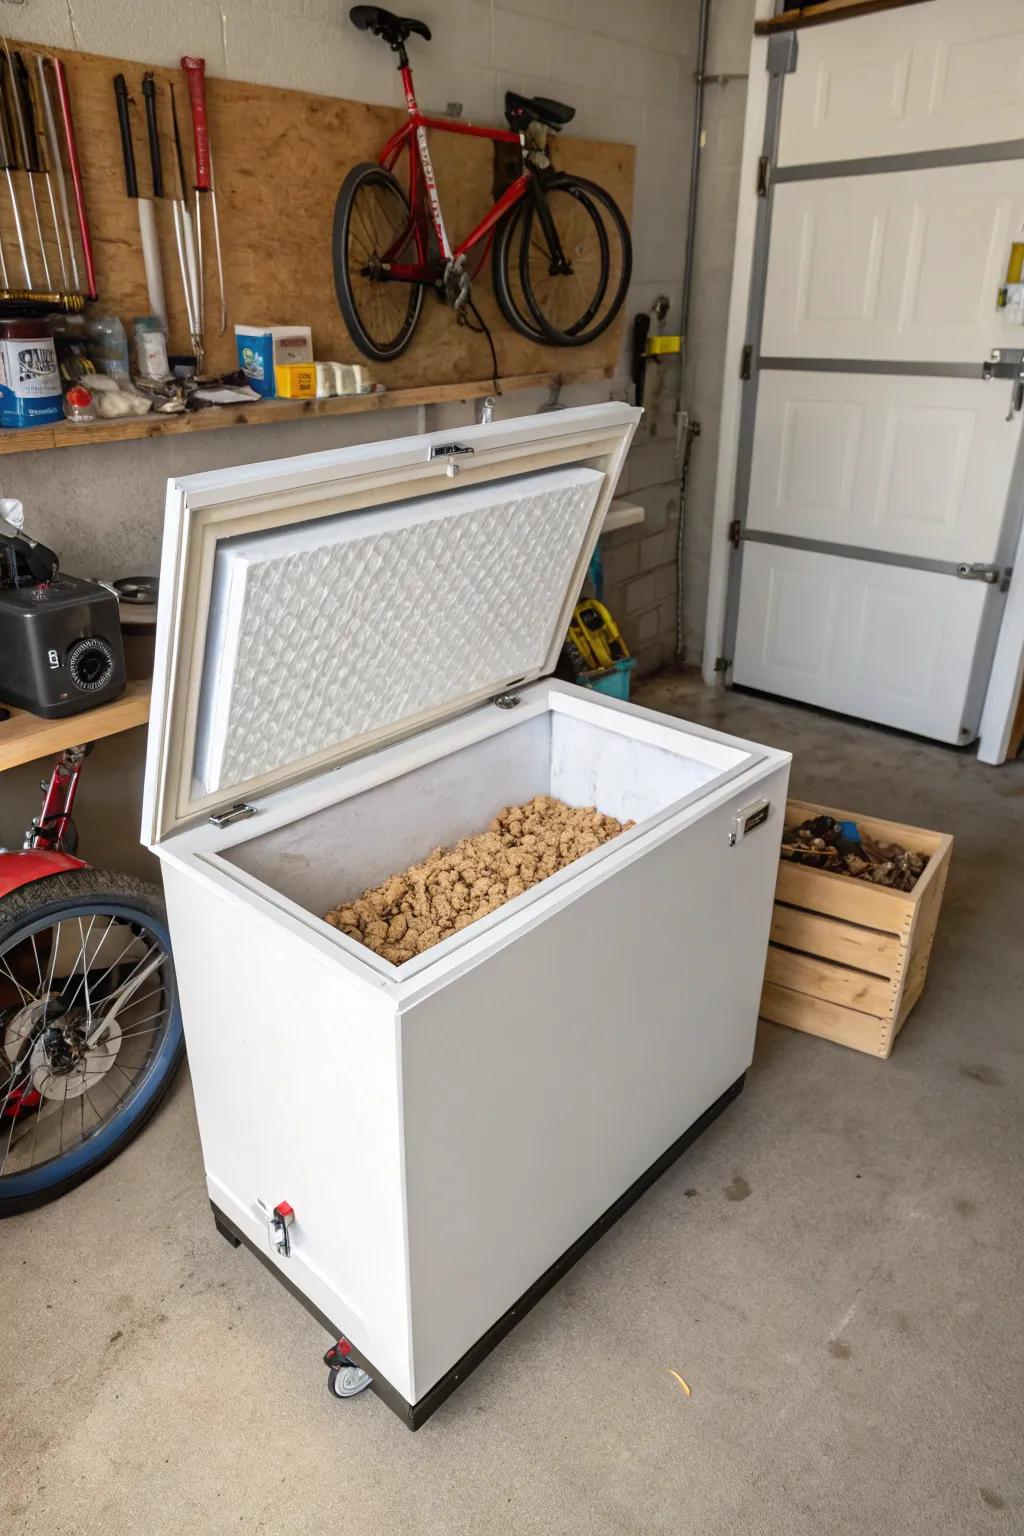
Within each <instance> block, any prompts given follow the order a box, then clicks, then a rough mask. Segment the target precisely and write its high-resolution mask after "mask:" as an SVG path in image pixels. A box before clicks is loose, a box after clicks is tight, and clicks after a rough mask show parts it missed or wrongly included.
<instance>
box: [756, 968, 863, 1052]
mask: <svg viewBox="0 0 1024 1536" xmlns="http://www.w3.org/2000/svg"><path fill="white" fill-rule="evenodd" d="M761 1015H762V1017H763V1018H766V1019H771V1021H772V1023H773V1024H788V1025H789V1027H790V1029H800V1030H803V1032H804V1034H807V1035H818V1036H819V1038H821V1039H822V1040H832V1041H833V1042H834V1043H835V1044H836V1045H849V1046H852V1047H853V1049H854V1050H857V1051H867V1052H869V1053H870V1054H871V1055H872V1056H884V1055H886V1054H887V1052H886V1051H885V1048H884V1047H885V1039H886V1023H887V1021H886V1020H885V1019H880V1018H877V1017H875V1016H874V1015H872V1014H870V1013H859V1012H858V1010H857V1009H856V1008H844V1007H842V1005H841V1004H840V1003H829V1002H826V1001H825V999H824V998H821V997H808V995H807V994H806V993H805V992H794V991H793V989H792V988H791V987H779V986H776V985H775V984H774V982H768V983H767V985H766V986H765V989H764V993H763V995H762V998H761Z"/></svg>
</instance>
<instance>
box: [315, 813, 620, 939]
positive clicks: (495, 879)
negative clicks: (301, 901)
mask: <svg viewBox="0 0 1024 1536" xmlns="http://www.w3.org/2000/svg"><path fill="white" fill-rule="evenodd" d="M634 825H635V823H634V822H632V821H626V822H622V821H616V819H615V817H614V816H604V815H602V813H601V812H600V811H598V810H597V809H595V807H594V806H592V805H590V806H586V807H584V808H583V809H579V808H574V807H573V806H570V805H566V804H565V803H564V801H562V800H553V799H552V798H551V797H550V796H549V795H537V796H535V797H534V799H532V800H528V801H527V802H526V804H525V805H510V806H507V807H506V808H505V810H503V811H500V812H499V813H498V815H497V816H495V818H494V820H493V821H492V822H491V824H490V826H489V827H488V829H487V831H486V832H480V833H478V834H477V835H476V836H475V837H464V838H462V840H461V841H460V842H458V843H456V844H455V846H454V847H453V848H435V849H434V851H433V853H431V854H429V855H428V856H427V858H425V859H424V860H423V862H422V863H421V864H414V865H413V866H412V868H411V869H407V870H406V871H405V872H404V874H400V875H392V876H391V878H390V879H389V880H385V881H384V883H383V885H378V886H375V887H374V889H373V890H371V891H364V892H363V894H362V896H360V897H359V899H358V900H357V901H353V902H349V903H346V904H344V905H342V906H339V907H336V908H335V909H334V910H333V911H331V912H328V913H327V914H326V918H327V922H329V923H330V924H331V925H332V926H333V927H335V928H340V929H341V931H342V933H347V934H348V936H349V938H351V939H356V940H358V942H359V943H360V944H365V945H366V946H367V948H368V949H372V950H375V951H376V953H377V954H378V955H383V957H384V959H385V960H390V961H391V962H392V964H393V965H401V964H402V962H403V961H404V960H411V959H412V957H413V956H414V955H421V954H422V953H423V951H424V950H425V949H432V948H433V946H434V945H435V944H440V942H441V940H442V939H447V938H448V937H449V936H450V935H451V934H453V933H458V932H459V931H460V929H462V928H468V926H469V924H470V923H475V922H477V921H479V919H480V918H481V917H486V916H487V914H488V912H493V911H494V910H495V909H496V908H497V907H501V906H504V904H505V902H506V901H511V900H512V899H513V898H514V897H516V896H521V895H522V893H523V892H524V891H525V890H528V889H529V887H530V886H531V885H537V884H538V882H539V881H541V880H546V879H547V878H548V876H549V875H553V874H555V873H556V872H557V871H558V870H560V869H564V868H565V866H566V865H567V864H571V863H573V861H574V860H575V859H579V858H582V857H583V855H584V854H585V853H590V852H592V851H593V849H595V848H600V846H601V844H602V843H606V842H608V841H609V839H610V838H613V837H617V836H618V835H619V833H620V832H625V831H627V830H628V829H629V828H630V827H632V826H634Z"/></svg>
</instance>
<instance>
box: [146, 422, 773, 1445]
mask: <svg viewBox="0 0 1024 1536" xmlns="http://www.w3.org/2000/svg"><path fill="white" fill-rule="evenodd" d="M638 417H639V412H638V411H636V410H634V409H632V408H631V407H628V406H625V405H620V404H608V405H601V406H592V407H587V408H584V409H579V410H567V411H562V412H557V413H551V414H547V415H541V416H535V417H529V418H524V419H519V420H515V421H508V422H494V423H490V424H488V425H485V426H478V427H470V428H467V429H464V430H460V431H458V432H455V433H452V432H447V433H432V434H426V435H422V436H419V437H413V438H406V439H403V440H401V441H397V442H396V441H391V442H385V443H374V444H367V445H365V446H360V447H356V448H348V449H342V450H339V451H336V452H329V453H319V454H315V455H312V456H310V457H306V458H296V459H287V460H280V461H277V462H274V463H269V464H256V465H246V466H243V467H240V468H238V469H228V470H221V471H217V472H215V473H210V474H204V475H196V476H193V477H191V478H189V479H185V480H181V481H178V482H172V484H171V486H170V487H169V493H168V506H167V522H166V530H165V538H164V551H163V565H162V571H161V596H160V611H159V625H158V640H157V656H156V675H155V678H154V698H153V713H152V724H151V729H150V739H149V756H148V761H147V769H146V802H145V823H144V832H143V836H144V840H145V842H146V843H147V844H148V845H149V846H150V847H151V848H152V849H153V850H154V851H155V852H156V853H157V854H158V855H159V857H160V859H161V861H162V866H163V876H164V884H165V889H166V895H167V905H168V912H169V919H170V931H171V936H172V940H173V945H174V957H175V965H176V968H177V975H178V984H179V989H180V995H181V1002H182V1011H183V1017H184V1025H185V1034H186V1039H187V1043H188V1053H189V1059H190V1063H191V1070H192V1078H193V1083H194V1087H195V1099H196V1109H197V1114H198V1120H199V1130H200V1135H201V1137H202V1144H203V1155H204V1160H205V1167H206V1175H207V1182H208V1189H209V1196H210V1200H211V1203H212V1205H213V1208H214V1214H215V1218H216V1221H217V1226H218V1228H219V1230H220V1231H221V1232H222V1233H223V1234H224V1235H225V1236H227V1237H228V1238H229V1239H230V1240H231V1241H233V1242H235V1243H237V1242H239V1241H241V1242H244V1243H245V1244H247V1245H248V1246H249V1247H250V1248H252V1249H253V1251H255V1252H256V1253H257V1254H259V1256H260V1257H261V1258H262V1259H263V1260H264V1261H265V1262H266V1263H267V1264H268V1266H269V1267H271V1268H272V1269H273V1270H274V1272H275V1273H276V1274H277V1275H278V1276H279V1278H280V1279H282V1280H283V1281H284V1282H285V1284H286V1286H287V1287H288V1289H289V1290H291V1291H292V1292H293V1294H294V1295H296V1296H297V1297H298V1298H299V1299H300V1300H301V1301H303V1302H304V1304H305V1305H306V1306H307V1307H308V1308H309V1309H310V1310H311V1311H312V1312H314V1314H315V1315H316V1316H318V1317H319V1318H320V1319H321V1320H322V1321H323V1323H324V1325H325V1327H327V1328H329V1329H331V1330H332V1331H333V1332H334V1333H335V1336H336V1337H338V1338H343V1339H344V1341H345V1342H344V1344H343V1345H342V1351H343V1353H344V1354H345V1358H347V1359H349V1360H350V1361H353V1362H357V1363H358V1365H359V1366H360V1367H361V1368H362V1369H363V1370H365V1371H366V1372H369V1374H370V1375H371V1376H372V1378H373V1387H374V1390H375V1391H376V1392H377V1393H378V1395H379V1396H380V1397H381V1398H382V1399H383V1400H384V1401H385V1402H387V1403H388V1404H389V1406H391V1407H392V1408H394V1409H395V1410H396V1411H397V1412H399V1413H400V1414H401V1416H402V1417H403V1418H404V1419H405V1421H406V1422H407V1423H408V1424H409V1425H410V1426H411V1427H413V1428H415V1427H417V1426H418V1425H419V1424H421V1423H422V1422H423V1420H424V1419H425V1418H426V1417H427V1416H428V1415H429V1414H430V1413H431V1412H432V1411H433V1410H434V1409H435V1408H436V1407H437V1405H438V1404H439V1403H440V1402H441V1401H443V1399H444V1398H445V1397H446V1396H447V1394H448V1393H449V1392H450V1391H451V1390H452V1389H453V1387H454V1386H455V1385H457V1383H458V1382H459V1381H460V1380H461V1379H462V1378H463V1377H464V1376H465V1375H466V1373H467V1372H468V1371H469V1370H471V1369H472V1368H473V1366H474V1365H475V1364H476V1363H477V1362H478V1360H479V1359H481V1358H482V1357H483V1355H484V1354H486V1353H487V1351H488V1350H489V1349H490V1348H492V1347H493V1345H494V1344H495V1343H497V1342H498V1340H499V1339H500V1338H501V1337H502V1336H503V1335H504V1334H505V1333H506V1332H507V1331H508V1329H509V1328H510V1327H511V1326H512V1325H513V1324H514V1322H515V1321H517V1319H518V1318H519V1317H520V1316H521V1315H522V1314H523V1312H525V1311H526V1310H527V1309H528V1308H529V1307H530V1306H531V1305H532V1304H533V1302H534V1301H536V1300H537V1299H538V1297H539V1296H541V1295H543V1293H544V1292H545V1290H547V1289H548V1287H549V1286H550V1285H552V1284H553V1283H554V1282H555V1280H557V1279H558V1277H559V1276H560V1275H561V1274H563V1273H564V1272H565V1270H566V1269H567V1268H568V1267H569V1266H570V1265H571V1264H572V1263H573V1262H575V1260H576V1259H577V1258H578V1257H579V1256H580V1254H581V1253H582V1252H584V1251H585V1249H586V1248H587V1247H588V1246H589V1245H590V1244H591V1243H592V1242H594V1241H595V1240H596V1238H597V1237H598V1236H599V1235H600V1233H601V1232H602V1231H603V1230H604V1229H605V1228H606V1227H607V1226H608V1224H609V1223H610V1222H611V1221H613V1220H614V1219H615V1218H616V1217H617V1216H618V1215H619V1214H621V1212H622V1211H624V1210H625V1209H626V1208H627V1207H628V1205H629V1204H630V1203H631V1202H632V1201H633V1200H635V1199H636V1198H637V1197H638V1195H640V1194H641V1193H642V1192H643V1190H644V1189H645V1188H646V1187H647V1186H648V1185H649V1184H650V1183H651V1182H652V1181H653V1179H654V1178H656V1177H657V1176H658V1174H660V1173H661V1172H662V1171H663V1170H664V1169H665V1168H666V1167H667V1166H668V1165H669V1164H670V1163H671V1161H672V1160H673V1159H674V1158H675V1157H676V1156H678V1155H679V1153H680V1152H681V1151H682V1150H683V1149H684V1147H685V1146H686V1145H687V1144H688V1143H689V1142H690V1141H692V1140H693V1138H694V1137H695V1136H696V1135H697V1134H699V1132H700V1131H701V1130H702V1129H703V1128H704V1127H705V1126H706V1125H707V1124H709V1123H710V1121H711V1120H712V1119H714V1117H715V1116H716V1115H717V1114H718V1113H719V1111H720V1110H721V1109H722V1108H723V1107H724V1106H725V1105H726V1104H727V1103H728V1102H729V1101H730V1100H731V1099H732V1098H733V1097H734V1096H735V1095H736V1093H737V1092H738V1091H739V1089H740V1087H741V1086H742V1082H743V1076H744V1073H745V1071H746V1068H747V1066H748V1064H749V1062H750V1059H751V1054H752V1049H753V1042H754V1029H755V1022H756V1017H757V1007H758V998H759V994H760V988H761V976H762V971H763V967H764V960H765V952H766V946H767V940H768V928H769V921H770V915H771V908H772V894H773V889H774V885H775V875H776V868H777V860H778V850H779V840H780V835H781V829H782V819H783V811H784V808H785V802H786V786H787V778H788V772H789V756H788V754H786V753H784V752H779V751H774V750H769V749H767V748H764V747H759V746H756V745H753V744H752V743H750V742H746V741H741V740H737V739H736V738H734V737H730V736H725V735H722V734H721V733H720V732H716V731H712V730H707V729H705V728H703V727H701V726H698V725H690V724H687V723H685V722H683V721H680V720H677V719H673V718H670V717H668V716H666V715H660V714H656V713H653V712H652V711H650V710H646V709H641V708H637V707H636V706H634V705H631V704H627V703H621V702H619V701H616V700H613V699H609V698H607V697H605V696H603V695H600V694H596V693H593V692H590V691H587V690H584V689H581V688H577V687H575V686H572V685H570V684H566V683H562V682H557V681H553V680H552V679H551V677H550V674H551V672H552V671H553V670H554V667H555V664H556V661H557V658H558V655H559V650H560V646H561V642H562V639H563V636H564V634H565V631H566V627H567V624H568V619H569V616H570V613H571V609H572V605H573V603H574V601H575V600H576V597H577V594H578V592H579V588H580V586H581V583H582V580H583V577H584V574H585V571H586V567H587V562H588V560H589V557H590V554H591V552H592V550H593V546H594V543H595V541H596V539H597V536H598V533H599V530H600V527H601V522H602V520H603V517H604V515H605V512H606V510H607V507H608V504H609V502H610V500H611V496H612V492H613V490H614V488H615V482H616V480H617V478H618V475H619V471H620V469H621V467H622V463H623V460H624V457H625V454H626V450H627V448H628V446H629V441H630V438H631V436H632V433H633V430H634V428H635V425H636V421H637V419H638ZM538 793H548V794H551V795H553V796H556V797H558V798H560V799H563V800H565V801H568V802H569V803H570V804H572V805H577V806H587V805H596V806H597V808H598V809H599V810H601V811H603V812H605V813H607V814H609V815H611V816H615V817H618V818H620V819H622V820H633V821H635V823H636V825H635V826H633V827H632V828H631V829H630V830H628V831H625V832H623V833H622V834H620V835H619V836H618V837H616V838H614V839H613V840H612V841H611V842H609V843H606V844H605V845H604V846H602V847H600V848H598V849H595V850H594V851H593V852H591V853H588V854H587V855H586V856H585V857H583V858H581V859H579V860H578V861H577V862H576V863H573V864H571V865H569V866H568V867H566V868H565V869H563V870H562V871H560V872H559V873H558V874H556V875H554V876H552V877H551V878H549V879H547V880H545V881H542V882H541V883H540V884H538V885H535V886H533V887H532V888H530V889H528V890H526V891H524V892H523V893H522V894H521V895H520V896H518V897H516V898H515V899H514V900H512V901H509V902H508V903H507V904H506V905H505V906H503V907H501V908H500V909H498V910H497V911H494V912H492V913H490V915H488V916H487V917H485V918H482V919H481V920H479V921H478V922H474V923H471V924H470V925H469V926H468V927H466V928H464V929H463V930H462V931H461V932H459V933H456V934H455V935H453V936H452V937H450V938H447V939H445V940H444V941H443V942H442V943H440V944H438V945H437V946H436V947H435V948H433V949H430V950H427V951H426V952H425V953H423V954H420V955H418V956H416V957H415V958H414V959H412V960H409V961H407V962H405V963H404V964H402V965H398V966H396V965H392V964H391V963H389V962H388V961H387V960H384V959H382V958H381V957H379V956H378V955H377V954H375V953H373V952H372V951H371V950H370V949H367V948H364V947H363V946H361V945H360V944H359V943H357V942H356V941H354V940H353V939H351V938H349V937H348V936H346V935H345V934H344V933H342V932H339V931H338V930H337V929H335V928H333V927H331V926H329V925H328V924H327V923H326V922H325V921H324V920H323V914H324V913H326V912H327V911H328V910H329V909H331V908H333V907H336V906H337V905H338V904H339V903H340V902H344V901H350V900H352V899H353V898H354V897H356V896H358V895H359V894H360V893H361V892H362V891H363V890H364V889H367V888H369V887H372V886H374V885H376V884H378V883H379V882H381V881H383V880H384V879H386V878H387V877H388V876H389V875H390V874H393V873H397V872H400V871H402V870H404V869H406V868H407V867H408V866H409V865H410V864H412V863H414V862H416V861H418V860H420V859H422V858H423V857H424V856H425V855H426V854H428V853H429V852H430V851H431V850H432V849H433V848H435V847H436V846H437V845H439V844H447V843H452V842H455V841H457V840H458V839H459V838H460V837H462V836H465V835H467V834H470V833H475V832H480V831H482V830H484V829H485V827H486V826H487V823H488V821H489V820H490V818H491V817H492V816H494V815H495V813H496V812H497V811H499V810H500V809H502V808H503V807H504V806H506V805H509V804H513V803H517V802H522V801H525V800H528V799H530V798H531V797H532V796H534V795H536V794H538Z"/></svg>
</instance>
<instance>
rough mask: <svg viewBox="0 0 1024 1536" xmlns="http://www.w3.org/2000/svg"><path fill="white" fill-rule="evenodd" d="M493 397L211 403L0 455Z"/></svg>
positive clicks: (469, 392)
mask: <svg viewBox="0 0 1024 1536" xmlns="http://www.w3.org/2000/svg"><path fill="white" fill-rule="evenodd" d="M614 373H615V370H614V368H610V367H609V368H590V369H584V370H583V371H582V372H581V373H573V374H565V375H563V374H561V373H523V374H518V375H517V376H516V377H514V378H508V379H499V380H498V382H499V384H500V385H501V392H502V393H503V394H505V393H507V392H508V391H510V390H518V389H544V388H547V387H549V386H551V385H555V384H558V385H562V384H566V385H568V384H590V383H594V382H595V381H596V380H598V379H610V378H612V377H613V376H614ZM493 394H494V380H493V379H475V380H473V382H472V383H469V384H433V385H427V384H424V385H420V386H418V387H417V388H415V389H392V390H384V391H382V392H381V393H379V394H375V395H347V396H344V397H342V398H339V399H334V400H260V401H258V402H257V401H251V402H249V403H248V404H246V405H212V406H210V407H209V408H208V409H206V410H202V411H188V412H186V413H184V414H182V415H179V416H154V415H153V414H152V413H151V414H150V415H148V416H132V417H130V418H125V417H118V418H117V420H115V421H97V422H83V423H81V424H79V425H77V426H76V425H74V424H73V423H71V422H67V421H60V422H55V423H54V424H53V426H47V427H21V428H18V429H16V430H8V431H6V432H0V454H3V453H37V452H39V451H41V450H45V449H47V448H86V447H89V446H90V445H92V444H96V443H123V442H126V441H128V440H129V439H130V438H144V437H173V436H175V435H176V434H178V433H180V432H215V431H217V430H218V429H219V428H222V427H255V426H263V425H267V424H269V423H273V422H279V421H302V420H305V419H306V418H307V417H312V416H355V415H359V414H360V413H362V412H366V411H396V410H400V409H401V408H402V407H403V406H414V405H439V404H442V403H444V402H445V401H454V400H482V399H483V398H484V396H486V395H493Z"/></svg>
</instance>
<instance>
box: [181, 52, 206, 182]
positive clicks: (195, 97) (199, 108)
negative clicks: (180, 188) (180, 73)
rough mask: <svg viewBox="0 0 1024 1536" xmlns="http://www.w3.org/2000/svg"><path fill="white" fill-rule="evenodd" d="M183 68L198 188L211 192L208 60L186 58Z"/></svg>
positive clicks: (183, 60) (182, 63)
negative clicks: (207, 94)
mask: <svg viewBox="0 0 1024 1536" xmlns="http://www.w3.org/2000/svg"><path fill="white" fill-rule="evenodd" d="M181 67H182V69H183V70H184V71H185V77H186V79H187V80H188V99H189V101H190V102H191V104H192V138H193V140H194V141H195V146H196V188H197V190H198V191H200V192H209V190H210V134H209V130H208V129H207V126H206V60H205V59H193V58H188V57H186V58H184V59H182V61H181Z"/></svg>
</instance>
